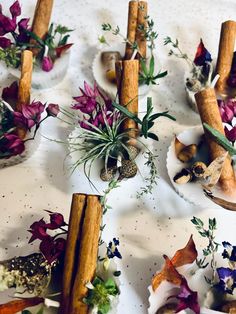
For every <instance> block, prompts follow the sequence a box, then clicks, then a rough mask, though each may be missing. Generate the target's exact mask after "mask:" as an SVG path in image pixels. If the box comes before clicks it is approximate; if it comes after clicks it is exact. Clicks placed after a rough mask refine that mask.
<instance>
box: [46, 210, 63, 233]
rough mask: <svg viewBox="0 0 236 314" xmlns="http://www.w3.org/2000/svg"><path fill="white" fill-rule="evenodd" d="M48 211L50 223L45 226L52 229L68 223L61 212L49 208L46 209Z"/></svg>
mask: <svg viewBox="0 0 236 314" xmlns="http://www.w3.org/2000/svg"><path fill="white" fill-rule="evenodd" d="M46 212H48V213H49V216H50V223H48V224H45V227H46V228H48V229H51V230H54V229H57V228H60V227H63V226H66V223H65V221H64V217H63V215H62V214H60V213H53V212H51V211H49V210H46Z"/></svg>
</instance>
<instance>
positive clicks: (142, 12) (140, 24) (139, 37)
mask: <svg viewBox="0 0 236 314" xmlns="http://www.w3.org/2000/svg"><path fill="white" fill-rule="evenodd" d="M147 10H148V5H147V2H146V1H139V2H138V19H137V29H136V36H135V41H136V42H137V44H138V49H139V53H138V54H137V55H136V58H138V59H140V58H144V59H146V54H147V41H146V38H145V34H144V31H143V29H144V30H145V29H146V28H147Z"/></svg>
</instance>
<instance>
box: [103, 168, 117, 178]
mask: <svg viewBox="0 0 236 314" xmlns="http://www.w3.org/2000/svg"><path fill="white" fill-rule="evenodd" d="M116 172H117V167H116V166H113V167H107V168H103V169H102V170H101V174H100V178H101V179H102V181H111V180H112V179H113V178H114V177H115V175H116Z"/></svg>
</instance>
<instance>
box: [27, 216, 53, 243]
mask: <svg viewBox="0 0 236 314" xmlns="http://www.w3.org/2000/svg"><path fill="white" fill-rule="evenodd" d="M28 231H29V232H30V233H32V237H31V238H30V240H29V243H31V242H33V241H35V240H37V239H38V240H44V239H45V238H48V237H49V235H48V234H47V232H46V231H47V227H46V222H45V221H44V219H40V220H39V221H36V222H34V223H33V224H32V225H31V226H30V230H28Z"/></svg>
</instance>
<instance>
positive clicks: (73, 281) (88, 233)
mask: <svg viewBox="0 0 236 314" xmlns="http://www.w3.org/2000/svg"><path fill="white" fill-rule="evenodd" d="M101 219H102V206H101V203H100V199H99V197H98V196H96V195H86V194H73V198H72V204H71V212H70V221H69V230H68V236H67V245H66V253H65V261H64V274H63V291H62V299H61V308H60V313H61V314H87V313H88V311H89V308H88V305H86V304H85V303H84V302H83V299H84V298H85V297H86V295H87V293H88V289H87V287H86V284H87V283H88V282H92V281H93V278H94V276H95V271H96V265H97V255H98V243H99V234H100V225H101Z"/></svg>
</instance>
